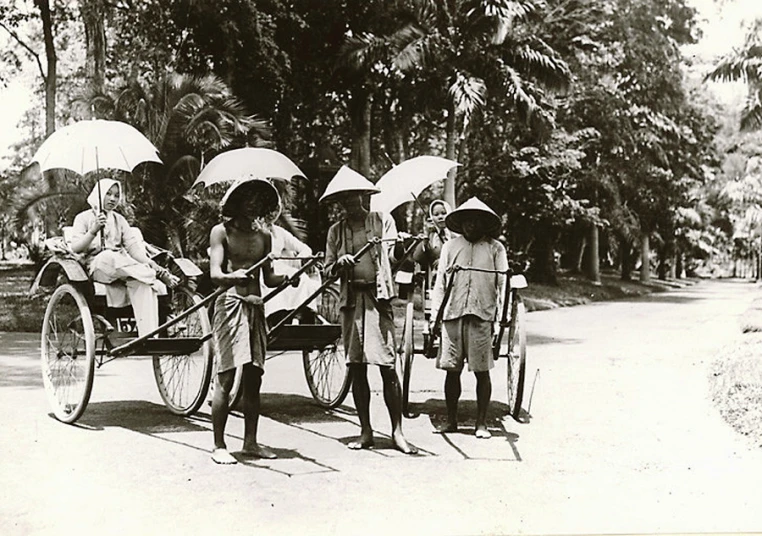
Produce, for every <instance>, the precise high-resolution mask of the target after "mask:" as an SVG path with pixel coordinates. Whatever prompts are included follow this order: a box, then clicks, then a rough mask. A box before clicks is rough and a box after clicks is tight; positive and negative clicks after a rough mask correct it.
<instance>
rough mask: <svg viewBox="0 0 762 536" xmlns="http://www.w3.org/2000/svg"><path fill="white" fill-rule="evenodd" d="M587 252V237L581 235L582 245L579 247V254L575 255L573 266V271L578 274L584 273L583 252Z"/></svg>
mask: <svg viewBox="0 0 762 536" xmlns="http://www.w3.org/2000/svg"><path fill="white" fill-rule="evenodd" d="M586 250H587V236H586V235H582V243H581V244H580V246H579V252H578V253H577V261H576V262H575V264H574V271H575V272H577V273H578V274H582V273H584V272H585V251H586Z"/></svg>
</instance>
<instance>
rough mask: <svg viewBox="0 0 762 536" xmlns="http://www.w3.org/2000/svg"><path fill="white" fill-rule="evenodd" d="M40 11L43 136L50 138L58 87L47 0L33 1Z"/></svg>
mask: <svg viewBox="0 0 762 536" xmlns="http://www.w3.org/2000/svg"><path fill="white" fill-rule="evenodd" d="M34 3H35V5H36V6H37V7H38V8H39V10H40V20H41V21H42V35H43V39H44V41H45V59H46V63H47V72H46V73H45V76H44V80H45V135H46V136H50V135H51V134H53V132H55V130H56V88H57V86H58V77H57V63H58V57H57V56H56V45H55V42H54V41H53V20H52V17H51V15H50V3H49V1H48V0H34Z"/></svg>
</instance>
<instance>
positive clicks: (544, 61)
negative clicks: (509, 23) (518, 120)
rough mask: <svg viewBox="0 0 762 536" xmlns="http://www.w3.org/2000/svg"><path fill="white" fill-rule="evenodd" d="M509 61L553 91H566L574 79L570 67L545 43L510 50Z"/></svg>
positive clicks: (538, 40)
mask: <svg viewBox="0 0 762 536" xmlns="http://www.w3.org/2000/svg"><path fill="white" fill-rule="evenodd" d="M507 59H508V61H509V62H510V63H511V64H512V65H513V66H514V67H515V68H516V69H517V70H518V71H519V72H521V73H522V74H524V75H525V76H528V77H530V78H532V79H534V80H537V81H538V82H540V83H541V84H543V85H544V86H545V87H547V88H548V89H551V90H559V91H565V90H567V89H568V88H569V83H570V81H571V78H572V74H571V70H570V69H569V65H568V64H567V63H566V62H565V61H564V60H563V59H562V58H561V57H560V56H559V55H558V54H557V53H556V52H555V51H554V50H553V49H552V48H551V47H550V46H549V45H548V44H547V43H545V42H544V41H542V40H540V39H536V40H535V41H534V42H533V43H532V46H530V45H529V44H524V45H522V46H520V47H518V48H515V49H514V48H512V49H509V50H508V54H507Z"/></svg>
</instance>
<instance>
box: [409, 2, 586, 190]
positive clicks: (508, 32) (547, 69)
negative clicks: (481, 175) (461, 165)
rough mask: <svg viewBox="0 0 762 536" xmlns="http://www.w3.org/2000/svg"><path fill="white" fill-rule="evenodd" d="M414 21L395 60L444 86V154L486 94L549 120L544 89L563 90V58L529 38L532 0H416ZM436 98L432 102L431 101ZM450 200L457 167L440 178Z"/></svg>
mask: <svg viewBox="0 0 762 536" xmlns="http://www.w3.org/2000/svg"><path fill="white" fill-rule="evenodd" d="M415 5H416V10H415V12H414V22H413V23H411V29H410V30H409V31H408V32H407V34H406V36H407V37H409V38H410V39H409V40H408V41H407V42H406V43H401V44H400V47H399V53H398V55H397V58H396V61H397V64H398V65H399V68H400V69H401V70H402V71H403V72H417V71H419V70H423V71H424V73H426V76H428V77H430V79H431V80H432V81H433V83H434V84H435V87H436V86H438V87H439V88H440V89H442V90H444V94H445V102H446V104H445V106H446V107H447V109H446V127H445V133H446V155H445V156H446V157H447V158H450V159H453V160H462V157H463V150H464V148H465V145H466V144H465V141H466V139H467V137H468V132H469V125H470V123H471V119H472V117H473V116H474V114H476V113H478V112H479V110H480V109H482V108H483V107H484V106H485V104H486V99H487V92H488V90H489V92H490V94H494V95H500V98H503V99H506V100H507V101H508V102H509V103H511V104H512V105H513V110H514V112H515V113H516V114H517V115H518V117H519V118H520V119H522V120H524V121H526V122H527V123H529V124H534V125H542V124H545V125H548V124H552V122H553V116H552V106H551V105H550V103H549V102H548V97H547V94H546V90H565V89H566V88H567V87H568V84H569V82H570V79H571V73H570V71H569V68H568V66H567V64H566V62H565V61H563V60H562V59H561V58H560V57H559V55H558V54H557V53H556V52H555V51H554V50H553V49H552V48H551V47H550V46H549V45H548V44H547V43H545V42H544V41H543V40H541V39H539V38H537V37H535V36H534V35H533V34H532V33H531V32H530V28H529V26H528V25H526V24H522V23H524V22H525V21H526V18H527V16H528V15H530V14H531V13H533V12H535V11H537V10H539V9H540V4H539V3H536V2H533V1H531V0H524V1H522V0H518V1H513V0H505V1H501V2H495V1H491V0H447V1H437V0H417V1H416V2H415ZM434 102H436V101H434ZM445 199H446V200H447V201H448V202H449V203H451V204H454V203H455V171H454V170H453V171H452V172H451V175H450V176H449V177H448V180H447V181H446V183H445Z"/></svg>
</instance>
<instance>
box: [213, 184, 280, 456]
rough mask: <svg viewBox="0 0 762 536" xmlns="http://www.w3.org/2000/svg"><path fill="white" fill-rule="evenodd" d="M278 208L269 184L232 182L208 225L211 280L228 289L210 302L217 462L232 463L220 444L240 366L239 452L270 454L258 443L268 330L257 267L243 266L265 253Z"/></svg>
mask: <svg viewBox="0 0 762 536" xmlns="http://www.w3.org/2000/svg"><path fill="white" fill-rule="evenodd" d="M279 209H280V198H279V196H278V192H277V190H276V189H275V187H273V186H272V185H271V184H270V183H269V182H267V181H265V180H258V179H250V180H245V181H240V182H237V183H236V184H234V185H233V186H231V187H230V189H229V190H228V191H227V193H226V194H225V196H224V197H223V199H222V217H223V220H224V221H223V223H220V224H218V225H216V226H215V227H214V228H213V229H212V232H211V236H210V239H209V241H210V250H209V272H210V275H211V279H212V281H213V282H214V283H215V284H217V285H219V286H221V287H229V288H228V290H227V291H226V292H225V293H224V294H222V295H221V296H220V297H219V298H217V301H216V302H215V304H214V319H213V325H214V326H213V332H214V348H215V354H216V359H217V377H216V379H215V389H214V397H213V399H212V428H213V430H214V452H213V453H212V460H214V461H215V462H216V463H221V464H233V463H236V459H235V458H234V457H233V456H232V455H231V454H230V453H229V452H228V450H227V446H226V444H225V425H226V423H227V419H228V413H229V399H230V390H231V389H232V387H233V380H234V378H235V371H236V368H237V367H241V366H242V367H243V378H242V384H241V388H242V389H243V416H244V437H243V450H242V451H241V456H244V457H256V458H275V453H273V452H272V451H271V450H270V449H268V448H266V447H264V446H262V445H260V444H259V443H258V442H257V424H258V422H259V390H260V387H261V385H262V374H264V364H265V350H266V344H267V328H266V324H265V314H264V305H263V303H262V297H261V289H260V284H259V280H260V275H259V273H257V272H259V270H257V271H256V272H254V273H253V274H251V275H250V276H249V275H246V269H247V268H249V267H250V266H252V265H254V264H256V263H257V262H259V261H261V260H262V259H263V258H264V257H265V256H266V255H268V254H269V253H270V249H271V237H270V234H269V233H268V232H267V230H266V226H267V225H268V224H269V223H271V221H270V219H271V218H273V217H274V216H277V213H278V211H279ZM261 271H262V279H263V280H264V282H265V284H266V285H267V286H269V287H276V286H278V285H280V284H281V283H282V282H283V281H284V280H285V276H281V275H275V274H274V273H273V269H272V264H271V263H269V262H268V263H266V264H265V265H264V267H263V268H261Z"/></svg>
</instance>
